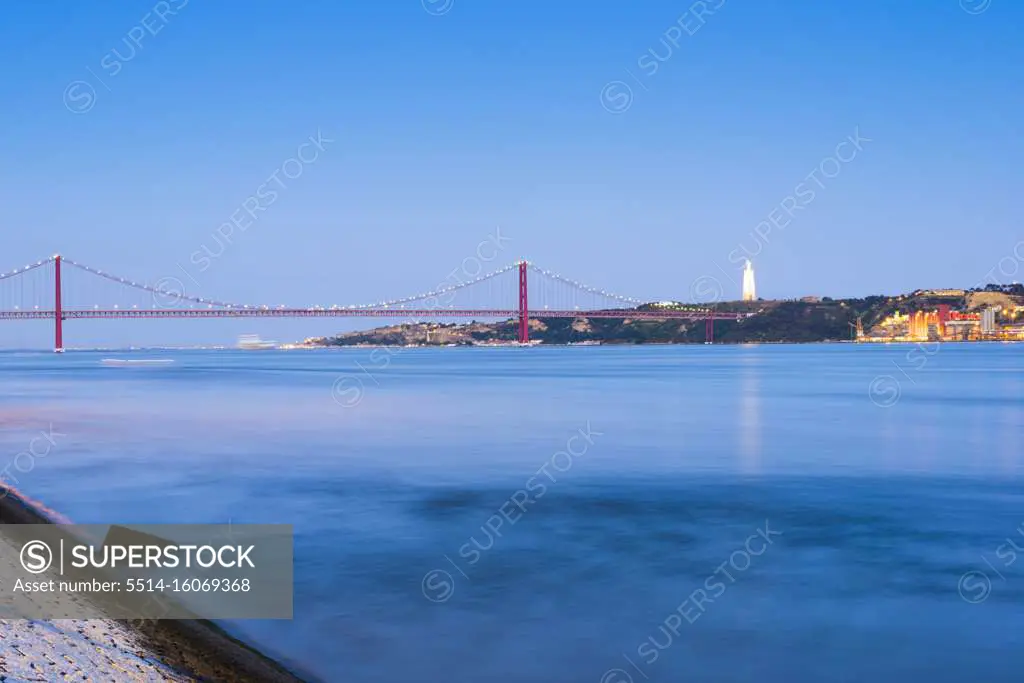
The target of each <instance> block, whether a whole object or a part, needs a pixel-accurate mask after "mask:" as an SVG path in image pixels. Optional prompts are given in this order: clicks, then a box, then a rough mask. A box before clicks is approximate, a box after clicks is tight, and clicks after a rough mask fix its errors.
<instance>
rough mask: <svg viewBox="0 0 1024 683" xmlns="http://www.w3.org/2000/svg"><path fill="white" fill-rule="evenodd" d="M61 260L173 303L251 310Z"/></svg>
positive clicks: (64, 259) (66, 259)
mask: <svg viewBox="0 0 1024 683" xmlns="http://www.w3.org/2000/svg"><path fill="white" fill-rule="evenodd" d="M61 260H62V261H63V262H64V263H66V264H68V265H69V266H74V267H75V268H78V269H80V270H84V271H85V272H87V273H91V274H93V275H97V276H99V277H102V278H105V279H107V280H110V281H111V282H117V283H119V284H122V285H125V286H127V287H134V288H135V289H141V290H143V291H146V292H149V293H151V294H159V295H160V296H165V297H167V298H168V300H172V301H173V300H179V301H191V302H192V303H197V304H204V305H207V306H222V307H224V308H249V306H239V305H238V304H230V303H227V302H226V301H217V300H216V299H204V298H203V297H201V296H188V295H186V294H185V293H184V292H171V291H168V290H166V289H159V288H157V287H150V286H149V285H147V284H143V283H139V282H134V281H132V280H129V279H127V278H123V277H118V276H116V275H111V274H110V273H104V272H103V271H102V270H98V269H96V268H93V267H91V266H87V265H85V264H84V263H78V262H77V261H72V260H71V259H69V258H62V259H61Z"/></svg>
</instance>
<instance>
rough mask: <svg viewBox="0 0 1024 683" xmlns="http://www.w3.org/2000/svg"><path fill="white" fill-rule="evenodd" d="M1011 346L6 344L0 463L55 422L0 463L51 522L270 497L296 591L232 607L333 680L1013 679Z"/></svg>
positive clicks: (1015, 486)
mask: <svg viewBox="0 0 1024 683" xmlns="http://www.w3.org/2000/svg"><path fill="white" fill-rule="evenodd" d="M111 356H117V357H147V356H149V357H163V358H174V359H175V361H176V362H175V363H174V364H173V365H170V366H167V367H136V368H124V367H121V368H118V367H105V366H103V365H101V364H100V360H101V359H102V358H105V357H111ZM1022 360H1024V346H1021V345H970V346H968V345H959V346H958V345H945V346H942V347H939V346H930V347H924V348H917V347H913V346H886V347H853V346H849V345H825V346H761V347H724V346H722V347H719V346H715V347H705V346H700V347H658V348H654V347H650V348H629V349H627V348H621V349H619V348H599V347H590V348H549V349H539V348H534V349H461V348H460V349H437V350H403V351H391V352H388V353H385V352H383V351H377V352H375V353H371V351H370V350H369V349H363V350H341V351H323V352H288V353H282V352H248V353H246V352H200V351H193V352H162V353H156V352H152V353H148V354H145V353H135V354H131V355H130V356H129V355H127V354H120V355H118V354H115V353H112V352H106V353H85V352H83V353H68V354H65V355H64V356H55V355H53V354H34V353H3V354H0V466H3V465H6V464H7V463H8V462H10V460H11V458H13V456H14V454H15V453H17V452H18V451H21V450H23V449H24V448H25V446H26V445H27V443H28V441H29V440H30V439H31V438H32V437H33V436H35V435H37V434H38V433H39V431H40V430H49V429H50V425H52V429H53V431H54V435H53V442H54V443H55V446H54V447H53V448H52V451H51V452H50V453H49V454H48V455H47V456H46V457H45V458H40V459H38V460H36V461H35V462H34V463H32V464H31V466H27V463H26V462H25V461H22V463H21V469H29V471H27V472H17V471H16V470H14V469H13V468H12V470H11V471H12V472H13V474H14V475H15V476H17V477H18V479H19V482H20V484H19V487H20V488H21V489H22V490H23V491H25V492H27V493H28V494H29V495H31V496H33V497H34V498H36V499H38V500H40V501H42V502H44V503H45V504H47V505H49V506H51V507H53V508H55V509H57V510H59V511H61V512H63V513H65V514H67V515H68V516H69V517H71V518H72V519H73V520H74V521H76V522H83V523H85V522H91V523H110V522H121V523H143V522H218V523H224V522H227V521H229V520H230V521H232V522H233V523H243V522H266V523H271V522H274V523H292V524H294V525H295V532H296V602H295V619H294V621H290V622H284V621H280V622H248V623H238V624H231V625H230V626H231V627H232V628H234V629H235V630H237V631H238V632H239V633H241V634H242V635H243V636H244V637H246V638H248V639H250V640H252V641H254V642H256V643H258V644H260V645H263V646H267V647H269V649H270V650H271V651H272V652H275V653H277V654H279V655H283V656H285V657H287V658H289V659H290V660H292V661H295V662H299V663H301V664H302V665H303V666H305V667H307V668H308V669H310V670H312V671H314V672H316V673H317V674H319V675H320V676H322V677H323V678H324V679H326V680H330V681H342V680H344V681H382V682H392V681H393V682H396V683H397V682H402V683H406V682H408V681H414V680H422V681H446V682H453V683H454V682H465V683H479V682H481V681H494V682H499V683H500V682H504V681H509V682H512V681H516V682H521V681H551V682H552V683H556V682H557V683H572V682H575V681H582V682H586V683H598V682H601V683H629V681H634V682H635V683H641V682H642V681H646V680H648V679H649V680H652V681H714V682H723V681H724V682H730V681H737V682H739V681H744V682H746V681H787V682H803V681H807V682H811V681H814V682H819V681H866V680H874V681H901V682H902V681H932V682H939V681H957V682H962V681H988V682H993V681H1019V680H1020V671H1021V670H1022V669H1024V557H1022V558H1020V559H1019V560H1018V559H1017V554H1018V552H1017V550H1016V548H1021V549H1024V536H1022V535H1020V534H1021V533H1024V531H1021V532H1020V533H1018V528H1020V529H1022V530H1024V495H1022V493H1021V491H1022V489H1021V483H1022V479H1021V475H1022V473H1024V470H1022V454H1021V451H1022V449H1021V439H1020V437H1021V428H1022V424H1024V411H1022V398H1024V362H1022ZM766 539H767V540H766ZM769 540H770V543H769V542H768V541H769ZM1008 542H1012V543H1013V544H1014V545H1012V546H1011V545H1008ZM1020 554H1022V555H1024V550H1022V551H1021V552H1020ZM966 572H976V573H973V574H968V575H967V576H966V577H965V576H964V575H965V573H966ZM977 572H983V573H984V574H982V573H977ZM986 575H987V577H989V578H990V579H991V582H990V583H986Z"/></svg>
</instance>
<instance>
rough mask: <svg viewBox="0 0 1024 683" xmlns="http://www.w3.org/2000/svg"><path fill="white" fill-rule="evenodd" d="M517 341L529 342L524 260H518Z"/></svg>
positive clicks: (528, 314) (528, 313)
mask: <svg viewBox="0 0 1024 683" xmlns="http://www.w3.org/2000/svg"><path fill="white" fill-rule="evenodd" d="M519 343H520V344H529V343H530V312H529V305H528V302H527V291H526V261H520V262H519Z"/></svg>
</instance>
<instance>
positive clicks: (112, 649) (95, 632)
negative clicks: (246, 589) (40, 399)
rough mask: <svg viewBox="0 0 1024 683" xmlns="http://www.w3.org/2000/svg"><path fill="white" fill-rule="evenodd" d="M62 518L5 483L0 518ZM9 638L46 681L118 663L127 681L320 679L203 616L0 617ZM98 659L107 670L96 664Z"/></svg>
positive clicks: (1, 634)
mask: <svg viewBox="0 0 1024 683" xmlns="http://www.w3.org/2000/svg"><path fill="white" fill-rule="evenodd" d="M60 523H65V524H66V523H70V520H67V519H66V518H64V517H63V516H62V515H60V513H57V512H55V511H52V510H47V509H45V508H43V507H42V506H41V505H39V504H37V503H36V502H35V501H32V500H31V499H30V498H28V497H26V496H24V495H23V494H21V493H18V492H16V491H14V490H13V489H7V491H6V495H4V496H3V497H2V498H0V524H60ZM8 640H9V641H10V642H11V643H18V644H19V645H20V646H21V648H20V649H17V650H16V651H17V652H18V653H19V654H21V655H22V657H23V659H24V660H25V661H23V662H21V663H22V664H27V666H28V667H29V668H30V669H31V670H32V671H33V672H34V673H35V674H36V675H38V674H40V673H41V674H43V675H44V676H46V680H56V679H58V678H61V679H63V678H64V673H65V672H66V671H67V670H68V669H69V668H71V669H78V670H79V671H82V672H84V673H85V674H86V675H88V674H89V673H90V672H91V673H94V674H99V675H103V676H104V677H109V676H111V675H117V673H118V671H115V670H114V669H119V670H120V671H121V672H124V671H132V672H134V673H135V674H136V675H137V676H138V678H135V677H132V678H125V679H124V680H174V681H224V682H226V683H236V682H237V683H247V682H252V683H317V682H318V679H317V678H315V677H313V676H312V675H310V674H308V673H306V672H299V671H298V670H297V669H298V667H296V666H295V665H291V666H290V667H289V666H286V665H285V664H284V663H282V662H280V661H278V660H275V659H273V658H271V657H270V656H268V655H267V654H265V653H263V652H261V651H260V650H258V649H257V648H255V647H254V646H252V645H248V644H246V643H244V642H242V641H241V640H239V639H238V638H235V637H234V636H232V635H230V634H229V633H228V632H227V631H226V630H225V629H224V628H222V627H221V626H218V625H217V624H216V623H214V622H213V621H210V620H207V619H193V620H159V621H147V622H143V623H141V624H140V623H139V622H135V621H127V620H123V619H89V620H83V619H59V620H11V619H8V620H0V642H4V641H8ZM82 645H86V647H82ZM10 649H11V647H5V648H4V651H5V654H4V655H3V656H0V679H2V678H3V676H5V675H11V672H9V671H8V669H11V668H16V667H17V666H18V662H15V661H13V660H14V659H15V658H14V655H11V654H6V652H7V651H9V650H10ZM22 650H26V651H27V652H22ZM97 651H99V654H98V655H97ZM69 653H70V655H69ZM97 658H98V659H102V660H104V665H105V666H109V667H111V670H110V671H103V670H97V666H100V665H98V664H97V663H96V661H94V660H95V659H97ZM6 660H12V661H6ZM47 664H49V665H50V667H52V670H50V669H49V667H47ZM154 677H159V678H154ZM119 680H121V679H119Z"/></svg>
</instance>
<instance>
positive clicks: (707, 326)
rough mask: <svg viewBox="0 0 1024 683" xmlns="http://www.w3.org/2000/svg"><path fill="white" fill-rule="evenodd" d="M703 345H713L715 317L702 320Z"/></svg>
mask: <svg viewBox="0 0 1024 683" xmlns="http://www.w3.org/2000/svg"><path fill="white" fill-rule="evenodd" d="M704 343H705V344H714V343H715V316H713V315H709V316H708V317H707V318H705V319H704Z"/></svg>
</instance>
